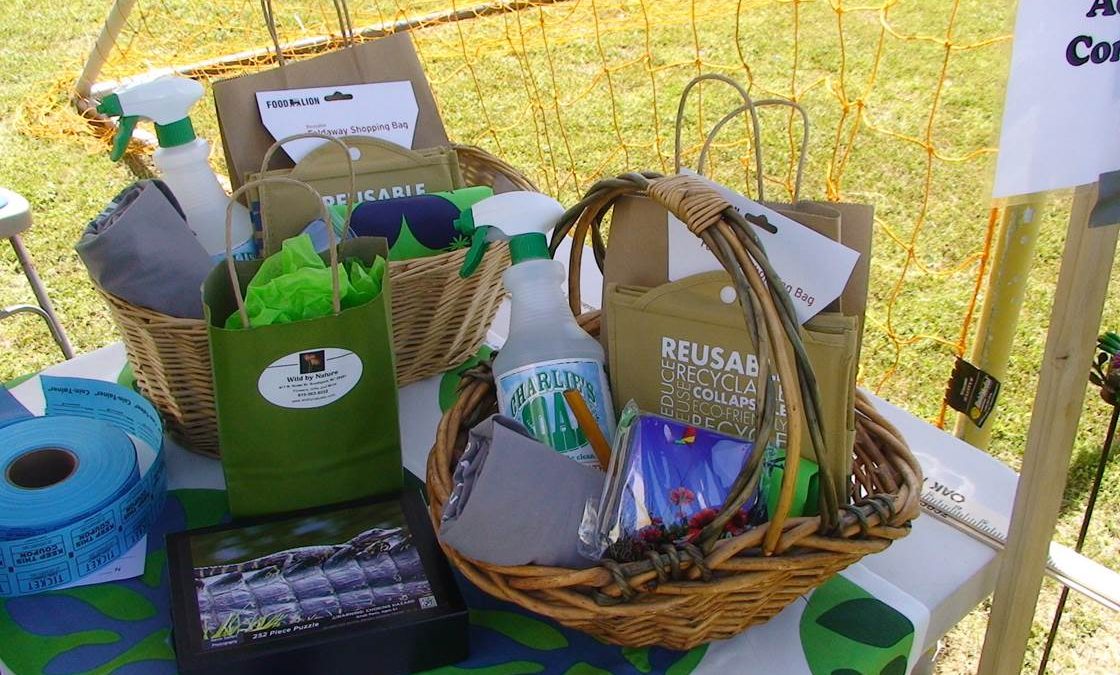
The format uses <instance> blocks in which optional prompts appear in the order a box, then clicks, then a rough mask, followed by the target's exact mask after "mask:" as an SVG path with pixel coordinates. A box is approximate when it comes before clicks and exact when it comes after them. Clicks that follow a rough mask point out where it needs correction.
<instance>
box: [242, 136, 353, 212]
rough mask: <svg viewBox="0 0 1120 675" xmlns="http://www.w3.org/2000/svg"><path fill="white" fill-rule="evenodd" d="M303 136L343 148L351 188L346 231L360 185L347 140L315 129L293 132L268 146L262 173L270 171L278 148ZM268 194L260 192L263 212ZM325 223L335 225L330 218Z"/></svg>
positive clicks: (347, 204) (347, 202)
mask: <svg viewBox="0 0 1120 675" xmlns="http://www.w3.org/2000/svg"><path fill="white" fill-rule="evenodd" d="M302 138H318V139H321V140H324V141H329V142H331V143H334V144H335V145H337V146H338V147H340V148H342V153H343V155H344V156H345V157H346V170H347V172H348V178H349V179H350V190H349V195H350V197H349V199H347V200H346V218H345V219H344V220H343V224H342V231H343V232H345V231H346V228H348V227H350V216H351V215H353V213H354V208H355V207H354V202H356V201H358V187H357V182H358V179H357V176H356V175H355V171H354V158H353V157H351V156H350V146H349V145H347V144H346V142H345V141H343V140H342V139H339V138H335V137H334V136H328V135H326V134H319V133H315V132H313V131H309V132H306V133H302V134H292V135H291V136H285V137H284V138H281V139H280V140H278V141H276V142H275V143H273V144H272V145H270V146H268V150H265V151H264V159H262V160H261V170H260V175H261V176H263V175H264V174H265V172H267V171H268V167H269V165H270V164H271V163H272V156H273V155H275V154H276V151H277V150H279V149H280V148H282V147H284V144H285V143H287V142H289V141H298V140H300V139H302ZM266 194H268V192H267V191H262V192H261V193H260V201H261V213H264V203H265V201H266V200H265V195H266ZM262 218H263V216H262ZM323 224H324V225H326V226H327V228H328V229H331V228H333V227H334V226H333V225H332V224H331V221H330V220H329V219H328V220H325V221H323Z"/></svg>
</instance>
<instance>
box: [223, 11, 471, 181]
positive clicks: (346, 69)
mask: <svg viewBox="0 0 1120 675" xmlns="http://www.w3.org/2000/svg"><path fill="white" fill-rule="evenodd" d="M265 20H266V22H269V21H271V19H270V17H269V16H268V15H267V14H266V17H265ZM271 28H272V31H270V32H272V34H274V35H275V26H274V25H272V26H271ZM343 34H344V37H345V36H348V33H347V31H346V30H345V27H344V30H343ZM345 39H347V40H350V39H351V38H349V37H345ZM275 44H276V49H277V54H278V55H280V56H278V60H279V61H280V63H281V65H280V66H278V67H276V68H273V69H271V70H266V71H263V72H259V73H250V74H248V75H241V76H238V77H233V78H230V79H226V80H220V81H218V82H215V83H214V107H215V109H216V111H217V115H218V128H219V129H220V130H221V132H222V148H223V149H224V150H225V156H226V165H227V166H228V167H229V177H230V181H231V182H232V183H233V186H234V187H239V186H240V185H241V184H242V183H243V182H245V181H246V180H248V177H249V174H251V173H254V172H256V171H258V170H259V168H260V165H261V159H262V158H263V157H264V154H265V151H266V150H267V149H268V147H269V146H270V145H272V141H273V136H272V135H271V134H270V133H269V132H268V130H267V129H266V128H265V126H264V123H263V122H262V120H261V115H260V109H259V107H258V103H257V93H258V92H268V91H278V90H283V89H300V88H309V87H334V86H343V85H356V84H372V83H382V82H385V83H392V82H408V83H409V84H410V85H411V89H412V94H413V96H414V97H415V99H416V107H417V113H416V119H415V131H414V133H413V135H412V147H413V148H431V147H437V146H446V145H447V144H448V140H447V132H446V131H445V130H444V127H443V121H442V120H441V119H440V117H439V111H438V110H437V109H436V103H435V98H434V97H433V96H432V91H431V88H430V87H429V86H428V80H427V78H426V77H425V76H424V68H423V66H421V64H420V60H419V58H417V56H416V50H415V48H414V47H413V46H412V38H411V37H410V36H409V34H408V33H407V32H402V33H395V34H393V35H389V36H387V37H383V38H379V39H377V40H373V41H370V42H363V43H361V44H350V45H349V46H346V47H344V48H342V49H339V50H336V51H332V52H328V53H325V54H320V55H318V56H314V57H312V58H308V59H303V60H300V61H295V62H291V63H285V62H284V59H283V57H282V55H281V52H280V47H279V43H278V41H277V42H276V43H275ZM280 162H286V165H287V166H289V167H290V166H291V165H292V163H291V161H290V160H289V159H288V158H287V157H284V158H283V159H282V160H280ZM278 166H281V167H282V166H284V164H282V163H281V164H278ZM442 189H450V188H438V189H432V190H431V191H432V192H437V191H438V190H442Z"/></svg>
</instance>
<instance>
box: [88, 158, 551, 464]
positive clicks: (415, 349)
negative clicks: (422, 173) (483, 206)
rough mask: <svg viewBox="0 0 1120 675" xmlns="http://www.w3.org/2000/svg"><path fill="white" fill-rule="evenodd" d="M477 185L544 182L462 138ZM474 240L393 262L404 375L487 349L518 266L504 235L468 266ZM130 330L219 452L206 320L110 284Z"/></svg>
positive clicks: (129, 337) (500, 187) (151, 386)
mask: <svg viewBox="0 0 1120 675" xmlns="http://www.w3.org/2000/svg"><path fill="white" fill-rule="evenodd" d="M455 150H456V153H457V154H458V156H459V164H460V168H461V169H462V172H463V178H464V180H465V182H466V183H467V184H468V185H491V186H493V187H494V189H495V191H498V192H503V191H508V190H536V188H535V187H534V186H533V184H532V183H531V182H530V181H529V180H528V179H527V178H525V177H524V176H523V175H522V174H521V173H520V172H518V171H517V170H516V169H514V168H513V167H511V166H510V165H509V164H506V163H505V162H503V161H502V160H500V159H498V158H497V157H494V156H493V155H491V154H490V153H488V152H486V151H485V150H481V149H479V148H474V147H469V146H455ZM466 254H467V252H466V250H465V249H464V250H459V251H453V252H450V253H443V254H440V255H437V256H432V257H429V258H420V259H417V260H406V261H397V262H391V263H390V264H389V273H390V275H391V278H392V288H393V291H392V300H393V305H392V310H393V348H394V352H395V358H396V373H397V384H398V385H399V386H402V387H403V386H404V385H406V384H409V383H411V382H415V381H417V380H421V379H424V378H426V377H430V376H432V375H435V374H438V373H442V372H445V371H447V370H450V369H451V368H454V367H456V366H458V365H459V364H461V363H462V362H464V361H466V360H467V359H469V358H470V357H472V356H474V354H475V353H476V352H477V351H478V348H479V347H480V346H481V345H482V343H483V341H484V340H485V338H486V331H487V330H488V329H489V328H490V324H491V323H492V322H493V320H494V315H495V313H496V312H497V311H498V305H500V304H501V301H502V298H503V296H504V290H503V288H502V280H501V277H502V272H503V271H504V270H505V269H506V267H508V266H509V251H508V249H507V248H506V246H505V245H504V244H502V245H499V246H493V247H491V249H490V251H489V252H488V254H487V255H486V256H485V257H484V258H483V262H482V264H481V265H480V266H479V268H478V271H477V272H476V273H475V274H473V275H471V277H469V278H467V279H463V278H461V277H460V276H459V269H460V267H461V266H462V264H463V259H464V258H465V257H466ZM98 291H99V292H100V293H101V295H102V296H103V297H104V298H105V300H106V302H107V304H108V305H109V311H110V313H111V314H112V316H113V320H114V322H115V323H116V324H117V328H118V329H119V330H120V333H121V336H122V338H123V339H124V344H125V350H126V351H127V353H128V359H129V362H130V363H131V364H132V368H133V370H134V372H135V374H136V384H137V386H138V387H139V389H140V393H141V394H143V395H144V396H146V397H147V398H149V399H150V400H151V401H152V402H153V403H155V405H156V407H157V408H159V410H160V412H161V413H163V417H164V421H165V423H166V425H167V428H168V430H169V431H171V432H172V433H173V434H174V435H175V436H176V437H177V438H178V439H179V440H181V441H182V442H183V443H184V444H185V445H186V446H187V447H189V448H190V449H192V450H194V451H196V452H200V453H203V454H207V455H212V456H218V454H219V450H218V420H217V416H216V412H215V408H214V386H213V382H212V380H211V373H210V349H209V345H208V343H207V338H206V324H205V322H204V321H203V320H201V319H180V318H175V317H170V316H167V315H165V314H160V313H159V312H154V311H152V310H150V309H146V308H144V307H138V306H136V305H132V304H130V303H128V302H126V301H124V300H122V299H121V298H119V297H116V296H113V295H111V294H109V293H107V292H105V291H104V290H103V289H100V288H98Z"/></svg>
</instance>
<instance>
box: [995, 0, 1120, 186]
mask: <svg viewBox="0 0 1120 675" xmlns="http://www.w3.org/2000/svg"><path fill="white" fill-rule="evenodd" d="M1118 2H1120V0H1060V1H1059V0H1019V14H1018V18H1017V19H1016V21H1015V45H1014V48H1013V51H1012V55H1011V78H1010V81H1009V82H1008V85H1007V100H1006V102H1005V104H1004V111H1003V131H1002V135H1001V137H1000V142H999V160H998V164H997V168H996V183H995V189H994V191H993V196H994V197H996V198H1000V197H1012V196H1015V195H1025V194H1031V193H1034V192H1043V191H1045V190H1056V189H1060V188H1067V187H1073V186H1075V185H1084V184H1086V183H1092V182H1093V181H1095V180H1097V178H1098V176H1099V175H1100V174H1102V173H1105V172H1108V171H1113V170H1115V169H1120V132H1118V131H1117V128H1116V124H1117V120H1118V119H1120V14H1118V13H1117V9H1118V8H1117V6H1116V5H1117V4H1118Z"/></svg>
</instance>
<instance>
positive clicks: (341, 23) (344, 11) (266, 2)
mask: <svg viewBox="0 0 1120 675" xmlns="http://www.w3.org/2000/svg"><path fill="white" fill-rule="evenodd" d="M331 2H332V3H333V4H334V13H335V15H336V16H337V17H338V27H339V30H340V31H341V34H342V44H343V45H344V46H346V47H350V46H352V45H353V44H354V24H353V22H352V21H351V20H350V7H349V5H347V4H346V0H331ZM261 14H263V15H264V25H265V27H266V28H267V29H268V36H269V37H270V38H272V46H273V47H274V48H275V50H276V62H277V63H279V64H280V66H281V67H283V66H286V65H287V64H288V60H287V59H286V58H284V50H283V49H282V48H281V47H280V34H279V32H278V31H277V30H276V11H275V10H274V9H273V7H272V0H261Z"/></svg>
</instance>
